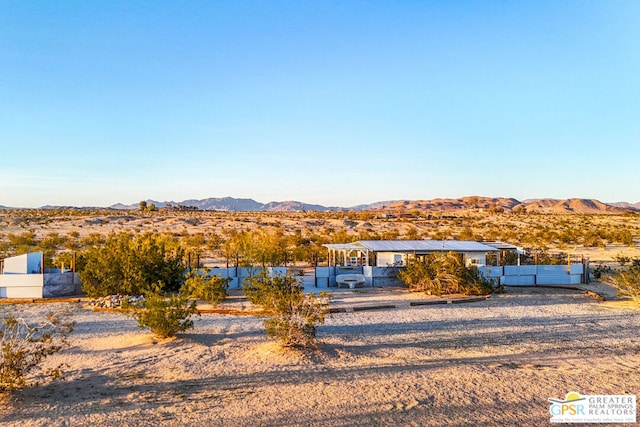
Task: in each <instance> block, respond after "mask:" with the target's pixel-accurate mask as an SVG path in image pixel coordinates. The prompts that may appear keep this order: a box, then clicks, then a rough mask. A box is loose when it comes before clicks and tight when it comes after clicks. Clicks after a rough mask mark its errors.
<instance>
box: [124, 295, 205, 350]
mask: <svg viewBox="0 0 640 427" xmlns="http://www.w3.org/2000/svg"><path fill="white" fill-rule="evenodd" d="M162 288H163V286H162V285H161V284H158V285H157V287H156V291H155V292H153V293H147V296H146V298H145V300H144V302H142V303H139V304H134V305H132V304H130V303H128V302H127V300H124V301H123V307H124V308H130V309H132V316H133V317H134V318H135V319H136V320H137V321H138V326H139V327H140V328H141V329H143V328H149V330H151V332H153V333H154V334H155V335H156V336H158V337H160V338H169V337H174V336H176V334H177V333H178V332H184V331H186V330H187V329H191V328H193V320H191V316H193V315H194V314H195V313H196V302H195V301H190V300H189V296H188V295H186V294H182V293H180V294H171V295H165V294H164V293H163V292H162V291H161V289H162Z"/></svg>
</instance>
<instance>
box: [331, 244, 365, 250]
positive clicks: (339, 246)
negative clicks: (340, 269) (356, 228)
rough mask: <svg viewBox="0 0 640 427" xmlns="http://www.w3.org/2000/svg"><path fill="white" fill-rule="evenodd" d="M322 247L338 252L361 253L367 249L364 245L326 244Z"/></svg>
mask: <svg viewBox="0 0 640 427" xmlns="http://www.w3.org/2000/svg"><path fill="white" fill-rule="evenodd" d="M322 246H324V247H325V248H329V249H336V250H338V251H351V250H355V251H361V250H363V249H365V248H363V247H362V245H358V244H357V243H325V244H324V245H322Z"/></svg>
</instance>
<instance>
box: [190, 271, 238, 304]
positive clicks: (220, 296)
mask: <svg viewBox="0 0 640 427" xmlns="http://www.w3.org/2000/svg"><path fill="white" fill-rule="evenodd" d="M209 273H210V270H209V269H208V268H205V269H202V271H201V272H200V271H192V272H189V273H188V274H187V278H186V280H185V281H184V284H183V285H182V289H181V292H182V293H183V294H185V295H188V296H189V297H191V298H195V299H198V300H203V301H206V302H207V303H209V304H211V305H218V304H220V303H221V302H222V301H224V299H225V298H226V297H227V287H228V286H229V282H230V281H231V279H223V278H222V277H220V276H210V275H209Z"/></svg>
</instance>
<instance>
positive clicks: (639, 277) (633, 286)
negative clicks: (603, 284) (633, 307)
mask: <svg viewBox="0 0 640 427" xmlns="http://www.w3.org/2000/svg"><path fill="white" fill-rule="evenodd" d="M606 280H607V282H609V283H611V284H612V285H613V286H615V287H616V289H617V291H618V294H619V295H621V296H625V297H629V298H632V299H633V300H635V301H636V302H638V303H640V259H639V258H636V259H634V260H633V261H632V263H631V265H630V266H629V267H622V269H621V270H619V271H618V272H616V273H611V274H608V275H607V276H606Z"/></svg>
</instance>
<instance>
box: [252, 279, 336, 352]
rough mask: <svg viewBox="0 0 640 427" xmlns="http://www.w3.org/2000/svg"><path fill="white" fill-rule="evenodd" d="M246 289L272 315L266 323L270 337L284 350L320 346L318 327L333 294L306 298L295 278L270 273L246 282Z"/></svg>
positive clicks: (257, 303) (266, 330) (321, 322)
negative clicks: (286, 348)
mask: <svg viewBox="0 0 640 427" xmlns="http://www.w3.org/2000/svg"><path fill="white" fill-rule="evenodd" d="M242 289H243V291H244V293H245V295H246V296H247V298H248V299H249V301H251V302H252V303H254V304H256V305H259V306H261V307H262V308H263V309H264V310H265V311H266V312H267V313H268V317H267V319H266V320H265V321H264V326H265V333H266V334H267V335H269V336H271V337H273V338H276V339H277V340H278V341H280V343H281V344H282V345H283V346H284V347H292V348H307V347H317V342H316V333H317V326H318V325H320V324H323V323H324V318H325V316H326V314H327V313H328V312H329V302H330V301H331V298H332V295H331V294H330V293H326V292H320V294H319V295H315V294H313V293H310V294H309V295H305V293H304V288H303V287H302V285H300V284H299V283H298V281H297V280H296V279H295V278H294V277H291V276H282V275H275V276H269V275H268V274H266V273H262V274H260V275H258V276H254V277H251V278H249V279H246V282H245V284H244V285H243V286H242Z"/></svg>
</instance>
